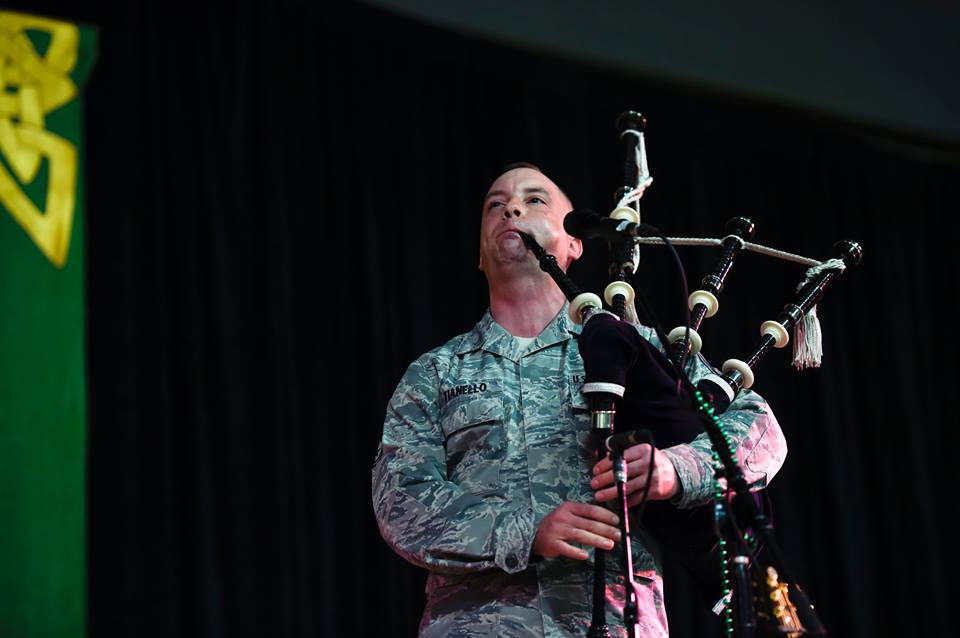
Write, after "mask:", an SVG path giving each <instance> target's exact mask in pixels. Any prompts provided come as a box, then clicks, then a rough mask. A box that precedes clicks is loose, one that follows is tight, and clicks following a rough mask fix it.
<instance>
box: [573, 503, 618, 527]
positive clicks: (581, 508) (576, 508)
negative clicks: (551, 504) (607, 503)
mask: <svg viewBox="0 0 960 638" xmlns="http://www.w3.org/2000/svg"><path fill="white" fill-rule="evenodd" d="M570 512H571V513H572V514H576V515H577V516H579V517H580V518H586V519H590V520H593V521H600V522H601V523H607V524H608V525H618V524H619V523H620V519H619V518H617V515H616V514H614V513H613V512H611V511H610V510H608V509H607V508H605V507H600V506H599V505H592V504H590V503H577V502H573V504H572V505H571V507H570Z"/></svg>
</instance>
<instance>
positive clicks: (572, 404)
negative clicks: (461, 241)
mask: <svg viewBox="0 0 960 638" xmlns="http://www.w3.org/2000/svg"><path fill="white" fill-rule="evenodd" d="M639 329H640V330H641V332H642V333H643V334H644V336H645V337H646V338H648V339H651V334H650V332H651V331H648V330H646V329H644V328H642V327H640V328H639ZM579 330H580V328H579V326H575V325H574V324H572V323H571V322H570V320H569V319H568V317H567V312H566V307H564V308H563V310H561V312H560V313H559V314H558V315H557V317H556V318H555V319H554V320H553V322H551V324H550V325H548V326H547V327H546V328H545V329H544V331H543V332H542V333H541V334H540V335H539V336H538V337H537V338H536V339H535V340H534V341H533V342H532V343H531V344H530V345H529V346H528V347H527V348H523V347H521V345H520V343H519V341H518V340H517V339H515V338H513V337H512V336H511V335H510V334H509V333H508V332H507V331H506V330H504V328H503V327H501V326H500V325H499V324H497V323H496V322H495V321H494V320H493V318H492V317H491V315H490V313H489V311H488V312H487V313H486V314H485V315H484V317H483V319H481V321H480V322H479V323H478V324H477V325H476V326H475V327H474V329H473V330H472V331H470V332H468V333H466V334H464V335H460V336H458V337H455V338H454V339H451V340H450V341H448V342H447V343H446V344H444V345H443V346H441V347H439V348H436V349H434V350H431V351H430V352H428V353H426V354H424V355H423V356H421V357H420V358H419V359H417V360H416V361H414V362H413V363H412V364H411V365H410V367H409V368H408V369H407V371H406V373H405V374H404V376H403V378H402V379H401V381H400V384H399V385H398V386H397V389H396V392H395V393H394V395H393V398H392V399H391V400H390V403H389V405H388V406H387V414H386V420H385V422H384V428H383V439H382V442H381V445H380V449H379V450H378V454H377V459H376V461H375V463H374V467H373V505H374V509H375V512H376V516H377V521H378V523H379V526H380V531H381V534H382V535H383V537H384V539H385V540H386V541H387V543H388V544H389V545H390V546H391V547H392V548H393V549H394V550H395V551H396V552H397V553H398V554H400V555H401V556H402V557H403V558H405V559H406V560H408V561H410V562H411V563H413V564H415V565H419V566H421V567H425V568H426V569H428V570H429V571H430V574H429V577H428V579H427V605H426V609H425V611H424V614H423V619H422V621H421V626H420V635H421V636H438V637H439V636H444V637H447V636H450V637H454V636H550V637H552V636H584V635H586V632H587V629H588V627H589V623H590V616H591V594H592V591H593V583H592V581H593V564H592V558H591V560H589V561H575V560H570V559H567V558H563V557H558V558H541V557H531V555H530V551H531V547H532V546H533V540H534V535H535V533H536V530H537V527H538V525H539V524H540V521H542V520H543V518H544V517H545V516H546V515H547V514H548V513H549V512H551V511H552V510H553V509H554V508H556V507H557V506H558V505H560V504H561V503H562V502H563V501H566V500H572V501H580V502H586V503H591V502H593V491H592V490H591V489H590V483H589V482H590V478H591V474H590V469H591V468H592V466H593V464H594V463H595V460H596V455H595V453H594V451H593V450H592V447H591V437H590V413H589V411H588V408H587V403H586V400H585V399H584V397H583V395H581V393H580V386H581V385H582V384H583V378H584V371H583V364H582V362H581V360H580V355H579V351H578V348H577V340H576V335H577V333H579ZM651 340H652V341H654V342H655V339H651ZM690 368H691V372H692V373H693V377H694V379H695V380H696V379H697V378H699V376H702V375H703V374H706V373H707V372H708V368H707V366H706V365H705V363H704V362H703V361H702V360H699V359H695V360H694V361H692V362H691V363H690ZM723 421H724V423H725V424H727V426H728V428H729V430H730V434H731V436H732V438H733V440H734V441H735V442H737V443H738V445H739V450H738V454H739V455H740V459H741V461H742V462H745V465H746V466H747V467H746V468H745V469H747V471H748V479H750V480H755V481H759V482H758V485H763V484H765V483H766V481H767V480H769V479H770V478H772V476H773V474H774V473H775V472H776V471H777V470H778V469H779V467H780V465H781V464H782V463H783V459H784V456H785V454H786V446H785V443H784V441H783V437H782V434H781V433H780V429H779V426H778V425H777V422H776V420H775V419H774V418H773V416H772V414H770V413H769V411H768V410H767V408H766V404H765V403H764V402H763V401H762V399H760V398H759V397H758V396H757V395H756V394H753V393H750V392H747V393H745V394H744V396H743V397H738V399H737V400H736V401H735V402H734V404H733V405H731V407H730V409H728V411H727V412H726V413H725V415H724V417H723ZM748 432H749V436H747V434H748ZM702 438H703V440H700V439H697V440H696V441H694V442H693V443H692V444H690V445H680V446H676V447H674V448H670V449H668V450H665V453H667V454H669V455H670V458H671V460H672V461H673V462H674V464H675V465H676V466H677V470H678V474H679V476H680V480H681V483H682V489H683V491H682V496H681V497H680V498H679V499H678V504H679V506H681V507H689V506H693V505H697V504H701V503H704V502H706V501H707V500H708V499H709V498H710V497H711V495H712V486H713V473H712V463H711V458H712V457H711V452H710V445H709V441H707V440H706V435H703V437H702ZM633 525H634V527H633V530H634V534H633V536H634V539H633V548H634V567H635V569H636V575H635V579H636V581H637V583H638V585H639V590H640V591H639V595H640V631H639V632H638V634H639V635H640V636H645V637H658V636H666V635H667V619H666V611H665V609H664V605H663V591H662V590H663V587H662V580H661V576H660V566H659V564H658V561H657V560H656V559H655V557H654V553H652V552H655V551H656V548H655V545H654V544H653V543H652V542H651V541H650V539H648V538H646V537H645V536H644V534H643V529H642V528H641V527H639V525H637V523H636V522H633ZM606 563H607V570H608V574H609V583H608V588H607V592H608V593H607V597H608V600H607V622H608V624H609V626H610V629H611V631H612V632H613V634H614V635H617V636H625V635H626V631H625V629H624V627H623V621H622V614H621V610H622V606H623V598H624V597H623V588H622V582H623V577H622V574H621V573H618V572H619V570H620V569H621V567H620V560H618V559H613V558H610V559H608V560H607V561H606Z"/></svg>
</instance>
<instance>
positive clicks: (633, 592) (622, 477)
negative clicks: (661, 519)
mask: <svg viewBox="0 0 960 638" xmlns="http://www.w3.org/2000/svg"><path fill="white" fill-rule="evenodd" d="M621 438H622V437H621V436H612V437H610V438H609V439H607V447H608V448H609V450H610V460H611V462H612V463H613V478H614V481H615V482H616V484H617V501H618V504H619V508H620V535H621V538H622V540H623V573H624V594H625V596H624V605H623V624H624V625H625V626H626V628H627V635H628V636H630V638H636V635H637V634H636V632H637V623H638V622H640V608H639V598H640V597H639V594H637V582H636V581H635V580H634V579H633V547H632V545H631V538H630V505H629V502H628V498H627V479H628V476H627V461H626V459H625V458H623V450H624V449H625V448H626V447H628V445H636V444H637V443H639V442H641V441H642V442H645V443H650V445H651V446H653V437H652V436H651V435H650V433H649V432H647V431H646V430H635V431H633V432H631V433H630V439H629V440H627V441H622V440H621ZM652 460H653V459H652V458H651V468H652V467H653V463H652ZM649 482H650V475H649V474H648V475H647V483H648V484H649ZM644 504H646V498H644V500H643V501H642V502H641V505H640V511H639V512H638V513H637V518H638V520H639V519H640V517H642V516H643V505H644Z"/></svg>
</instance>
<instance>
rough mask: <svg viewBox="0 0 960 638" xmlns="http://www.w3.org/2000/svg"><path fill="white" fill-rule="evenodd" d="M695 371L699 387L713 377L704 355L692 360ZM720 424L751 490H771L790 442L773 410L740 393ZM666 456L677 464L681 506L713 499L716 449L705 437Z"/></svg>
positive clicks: (693, 375) (747, 393) (750, 393)
mask: <svg viewBox="0 0 960 638" xmlns="http://www.w3.org/2000/svg"><path fill="white" fill-rule="evenodd" d="M690 366H691V368H692V369H691V370H690V374H691V378H692V380H693V382H694V383H696V382H697V381H698V380H699V379H700V378H702V377H703V376H704V375H705V374H708V373H712V372H713V370H712V369H711V368H710V367H709V366H708V365H707V363H706V362H705V361H704V360H703V359H702V358H701V357H699V356H698V357H695V358H694V359H693V360H692V361H691V363H690ZM720 423H721V426H722V427H723V429H724V431H726V432H727V434H728V435H729V436H730V439H731V440H732V441H733V444H734V446H735V448H736V454H737V461H738V462H739V464H740V467H741V468H742V469H743V472H744V475H745V478H746V480H747V483H748V484H749V485H750V487H751V489H754V490H756V489H760V488H763V487H766V486H767V485H768V484H769V482H770V481H771V480H772V479H773V477H774V475H775V474H776V473H777V472H778V471H779V470H780V468H781V467H782V466H783V462H784V460H785V459H786V456H787V442H786V439H785V438H784V436H783V432H782V431H781V429H780V424H779V423H777V419H776V417H775V416H774V415H773V412H772V411H771V410H770V406H769V405H767V403H766V401H764V400H763V399H762V398H761V397H760V395H758V394H757V393H755V392H753V391H751V390H741V391H740V392H739V393H737V396H736V397H735V398H734V400H733V401H732V402H731V403H730V406H729V407H728V408H727V410H726V412H724V413H723V414H722V415H721V416H720ZM662 452H663V453H664V454H666V455H667V456H668V457H669V458H670V460H671V461H672V462H673V465H674V467H675V468H676V469H677V475H678V476H679V478H680V485H681V494H680V496H679V498H678V499H677V500H676V504H677V506H678V507H680V508H689V507H695V506H697V505H701V504H703V503H706V502H707V501H708V500H710V499H711V498H712V497H713V481H714V471H713V447H712V445H711V443H710V439H709V438H708V436H707V433H706V432H704V433H702V434H700V435H699V436H698V437H697V438H696V439H694V440H693V441H692V442H691V443H684V444H681V445H676V446H673V447H670V448H667V449H665V450H662Z"/></svg>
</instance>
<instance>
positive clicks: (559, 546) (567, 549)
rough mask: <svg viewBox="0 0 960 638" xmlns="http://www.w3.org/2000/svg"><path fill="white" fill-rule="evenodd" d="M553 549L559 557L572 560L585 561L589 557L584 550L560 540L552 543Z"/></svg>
mask: <svg viewBox="0 0 960 638" xmlns="http://www.w3.org/2000/svg"><path fill="white" fill-rule="evenodd" d="M553 547H554V549H556V550H557V553H558V554H559V555H560V556H566V557H567V558H572V559H573V560H587V559H588V558H589V557H590V554H588V553H587V552H586V550H583V549H580V548H577V547H574V546H573V545H571V544H570V543H568V542H566V541H562V540H560V539H557V540H555V541H554V542H553Z"/></svg>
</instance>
